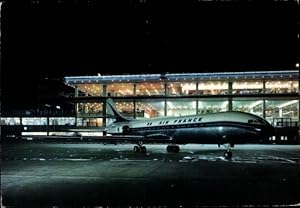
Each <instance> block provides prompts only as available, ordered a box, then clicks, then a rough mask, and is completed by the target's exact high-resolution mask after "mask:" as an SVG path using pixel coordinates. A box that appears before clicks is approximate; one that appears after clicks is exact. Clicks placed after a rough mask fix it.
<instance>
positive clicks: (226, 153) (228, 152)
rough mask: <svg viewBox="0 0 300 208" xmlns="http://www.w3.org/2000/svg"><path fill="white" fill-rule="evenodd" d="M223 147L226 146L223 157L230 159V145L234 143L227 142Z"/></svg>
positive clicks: (232, 145)
mask: <svg viewBox="0 0 300 208" xmlns="http://www.w3.org/2000/svg"><path fill="white" fill-rule="evenodd" d="M225 147H226V148H227V150H226V151H225V152H224V157H225V158H226V159H227V160H231V158H232V152H231V150H230V147H234V144H227V145H225Z"/></svg>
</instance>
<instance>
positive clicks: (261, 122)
mask: <svg viewBox="0 0 300 208" xmlns="http://www.w3.org/2000/svg"><path fill="white" fill-rule="evenodd" d="M248 123H249V124H264V122H263V120H260V119H250V120H248Z"/></svg>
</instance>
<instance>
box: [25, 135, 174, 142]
mask: <svg viewBox="0 0 300 208" xmlns="http://www.w3.org/2000/svg"><path fill="white" fill-rule="evenodd" d="M20 139H21V140H29V141H35V142H45V141H47V142H66V143H68V142H70V143H72V142H92V143H97V142H107V143H137V142H143V143H170V142H172V140H173V138H172V137H169V136H167V135H164V134H151V135H147V136H139V135H111V136H80V135H78V136H22V137H21V138H20Z"/></svg>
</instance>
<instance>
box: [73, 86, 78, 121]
mask: <svg viewBox="0 0 300 208" xmlns="http://www.w3.org/2000/svg"><path fill="white" fill-rule="evenodd" d="M74 97H75V98H77V97H78V87H77V86H75V91H74ZM77 115H78V103H77V100H75V126H77Z"/></svg>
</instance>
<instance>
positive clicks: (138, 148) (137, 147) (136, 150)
mask: <svg viewBox="0 0 300 208" xmlns="http://www.w3.org/2000/svg"><path fill="white" fill-rule="evenodd" d="M140 150H141V149H140V147H139V146H137V145H135V146H134V147H133V151H135V152H140Z"/></svg>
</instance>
